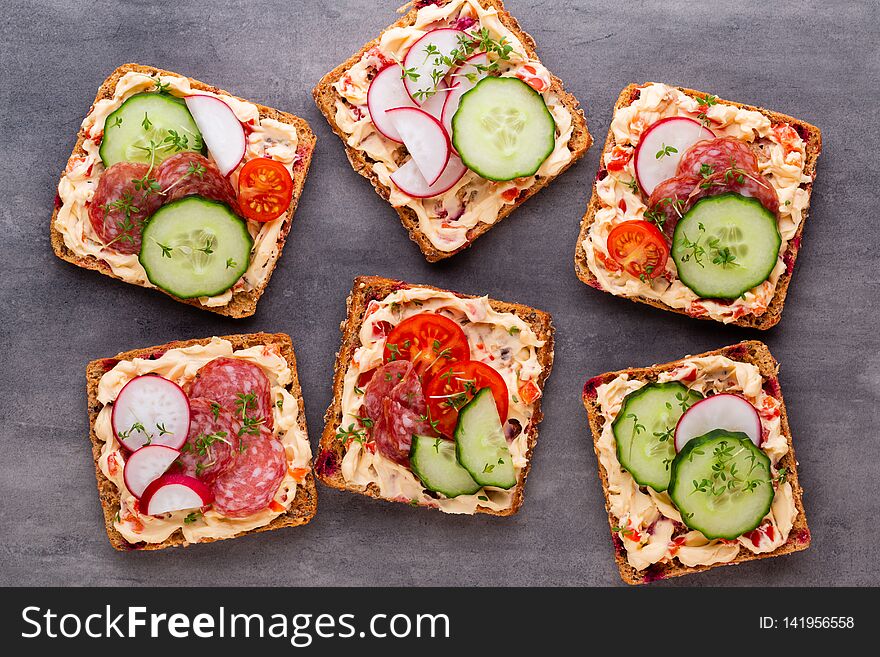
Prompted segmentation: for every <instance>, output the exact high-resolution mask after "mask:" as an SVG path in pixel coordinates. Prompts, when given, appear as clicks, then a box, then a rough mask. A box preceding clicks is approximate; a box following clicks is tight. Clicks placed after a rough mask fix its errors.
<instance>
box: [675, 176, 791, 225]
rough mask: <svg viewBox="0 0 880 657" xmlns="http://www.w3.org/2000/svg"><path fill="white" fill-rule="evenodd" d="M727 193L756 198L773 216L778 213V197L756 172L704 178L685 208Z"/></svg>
mask: <svg viewBox="0 0 880 657" xmlns="http://www.w3.org/2000/svg"><path fill="white" fill-rule="evenodd" d="M727 192H734V193H735V194H740V195H742V196H749V197H752V198H756V199H758V200H759V201H760V202H761V205H763V206H764V207H765V208H767V209H768V210H769V211H770V212H772V213H773V214H777V213H778V212H779V196H778V195H777V193H776V190H775V189H774V188H773V185H771V184H770V183H769V181H768V180H767V179H766V178H765V177H764V176H762V175H761V174H760V173H756V172H744V171H743V172H740V171H736V170H733V169H727V170H726V171H719V172H718V173H716V174H713V175H712V176H709V177H708V178H705V179H704V180H703V181H702V182H701V183H700V184H699V185H698V186H697V187H696V188H695V189H694V191H693V192H692V193H691V195H690V198H689V199H688V203H687V207H688V209H690V208H691V207H693V205H694V203H696V202H697V201H698V200H700V199H701V198H703V197H705V196H718V195H719V194H725V193H727Z"/></svg>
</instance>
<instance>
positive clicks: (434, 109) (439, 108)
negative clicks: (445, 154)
mask: <svg viewBox="0 0 880 657" xmlns="http://www.w3.org/2000/svg"><path fill="white" fill-rule="evenodd" d="M451 93H452V91H450V88H449V87H448V86H447V85H446V83H445V82H441V83H440V86H439V87H437V93H435V94H434V95H433V96H431V97H430V98H429V99H428V100H426V101H425V102H424V103H422V110H423V111H425V112H427V113H428V114H430V115H431V116H433V117H434V118H435V119H441V117H442V116H443V108H444V107H445V105H446V101H447V100H448V99H449V94H451ZM446 134H447V135H451V133H450V132H449V131H448V130H447V131H446Z"/></svg>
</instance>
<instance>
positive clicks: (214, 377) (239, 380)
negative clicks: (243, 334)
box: [189, 356, 274, 429]
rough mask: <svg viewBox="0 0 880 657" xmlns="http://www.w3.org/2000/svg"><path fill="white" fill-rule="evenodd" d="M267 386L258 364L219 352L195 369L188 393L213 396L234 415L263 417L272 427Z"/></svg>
mask: <svg viewBox="0 0 880 657" xmlns="http://www.w3.org/2000/svg"><path fill="white" fill-rule="evenodd" d="M270 389H271V386H270V384H269V379H268V377H267V376H266V373H265V372H263V370H262V369H261V368H260V366H259V365H255V364H254V363H251V362H248V361H246V360H242V359H240V358H231V357H228V356H221V357H220V358H215V359H214V360H212V361H209V362H208V363H206V364H205V365H203V366H202V368H201V369H200V370H199V371H198V372H197V373H196V376H195V378H194V379H193V381H192V383H191V384H190V387H189V396H190V397H191V398H192V397H204V398H206V399H213V400H214V401H216V402H218V403H219V404H220V405H221V406H222V407H223V408H225V409H226V410H228V411H229V412H230V413H231V414H232V415H233V416H234V417H235V418H236V419H238V420H239V421H241V420H242V419H249V420H251V421H253V422H252V423H254V422H258V421H260V420H262V421H263V426H265V427H266V428H267V429H272V427H273V426H274V418H273V416H272V399H271V394H270Z"/></svg>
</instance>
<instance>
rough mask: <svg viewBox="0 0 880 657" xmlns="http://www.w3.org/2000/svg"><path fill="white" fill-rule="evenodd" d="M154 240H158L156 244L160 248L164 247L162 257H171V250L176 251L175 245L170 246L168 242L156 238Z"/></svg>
mask: <svg viewBox="0 0 880 657" xmlns="http://www.w3.org/2000/svg"><path fill="white" fill-rule="evenodd" d="M153 241H154V242H156V246H158V247H159V248H160V249H162V257H163V258H170V257H171V252H172V251H174V248H173V247H170V246H168V245H166V244H162V242H158V241H156V240H153Z"/></svg>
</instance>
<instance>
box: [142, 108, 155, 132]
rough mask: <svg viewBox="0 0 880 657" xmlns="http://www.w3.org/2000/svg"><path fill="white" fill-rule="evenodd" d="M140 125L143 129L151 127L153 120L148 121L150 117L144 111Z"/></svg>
mask: <svg viewBox="0 0 880 657" xmlns="http://www.w3.org/2000/svg"><path fill="white" fill-rule="evenodd" d="M141 126H143V128H144V130H149V129H150V128H152V127H153V122H152V121H150V117H149V116H147V113H146V112H144V120H143V121H141Z"/></svg>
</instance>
